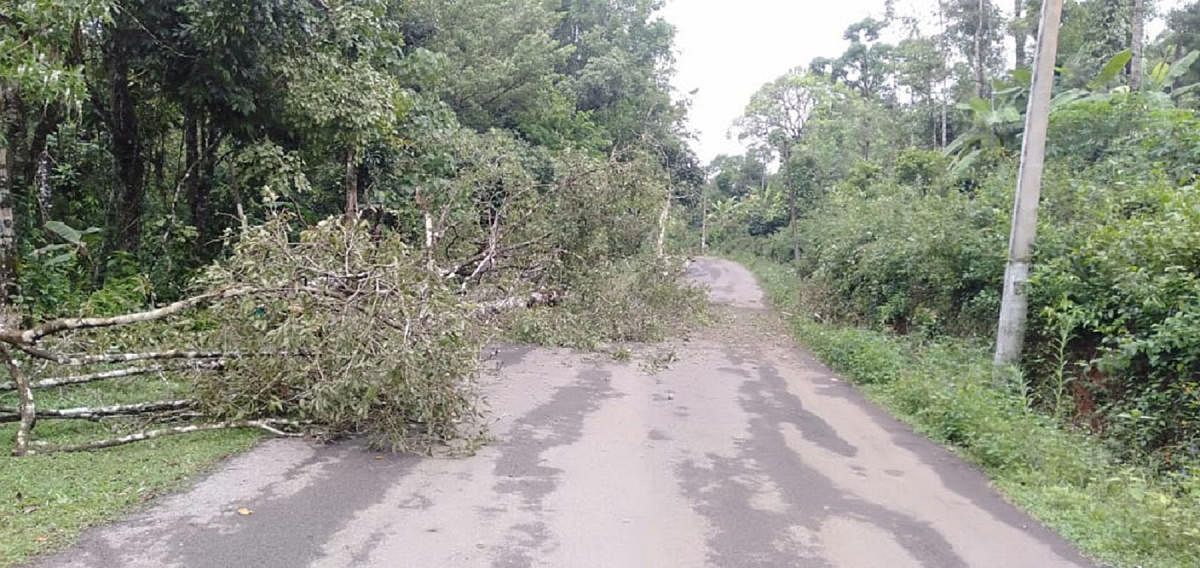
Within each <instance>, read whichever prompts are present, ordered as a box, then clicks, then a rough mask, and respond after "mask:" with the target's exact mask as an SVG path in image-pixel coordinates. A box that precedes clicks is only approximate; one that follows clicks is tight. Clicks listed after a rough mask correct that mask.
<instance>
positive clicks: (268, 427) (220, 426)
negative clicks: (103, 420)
mask: <svg viewBox="0 0 1200 568" xmlns="http://www.w3.org/2000/svg"><path fill="white" fill-rule="evenodd" d="M303 425H304V423H303V422H299V421H296V420H283V419H273V418H267V419H263V420H231V421H228V422H215V423H212V424H191V425H188V426H175V427H172V428H161V429H158V430H148V431H146V432H137V433H135V434H129V435H127V436H121V437H119V438H109V439H107V440H96V441H94V442H85V443H82V444H67V445H62V446H54V445H50V444H46V443H42V442H39V443H36V444H35V446H36V447H37V449H32V450H29V451H28V454H49V453H55V452H82V451H87V450H99V449H102V448H111V447H113V446H120V445H124V444H130V443H133V442H140V441H143V440H152V439H154V438H162V437H164V436H178V435H180V434H190V433H193V432H208V431H212V430H229V429H233V428H259V429H261V430H265V431H267V432H270V433H272V434H275V435H276V436H286V437H296V436H300V434H297V433H294V432H284V431H282V430H279V429H278V428H276V427H277V426H292V427H300V426H303Z"/></svg>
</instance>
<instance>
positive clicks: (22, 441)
mask: <svg viewBox="0 0 1200 568" xmlns="http://www.w3.org/2000/svg"><path fill="white" fill-rule="evenodd" d="M0 357H4V364H5V365H6V366H7V367H8V374H9V375H11V376H12V380H13V383H14V384H16V385H17V399H18V400H19V403H18V404H19V406H18V408H17V414H18V416H19V421H20V425H18V426H17V435H16V440H15V442H14V443H13V450H12V455H14V456H23V455H26V454H28V453H29V434H30V432H32V431H33V423H34V422H35V421H36V420H37V407H36V406H35V404H34V402H33V389H31V388H29V378H28V377H26V376H25V373H23V372H21V368H20V367H18V366H17V363H16V361H13V357H12V350H10V349H9V348H8V346H7V345H4V344H3V343H0Z"/></svg>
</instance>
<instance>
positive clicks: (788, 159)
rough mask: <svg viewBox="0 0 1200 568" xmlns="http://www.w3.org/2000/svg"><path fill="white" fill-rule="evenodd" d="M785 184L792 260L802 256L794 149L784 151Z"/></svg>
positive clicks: (782, 169)
mask: <svg viewBox="0 0 1200 568" xmlns="http://www.w3.org/2000/svg"><path fill="white" fill-rule="evenodd" d="M783 156H784V157H783V167H781V168H780V170H781V171H782V172H783V186H784V188H786V189H787V192H788V226H790V227H791V230H792V260H793V261H795V260H796V259H797V258H800V238H799V237H798V236H797V234H796V187H795V184H794V183H792V151H791V150H790V149H789V150H788V151H786V152H784V153H783Z"/></svg>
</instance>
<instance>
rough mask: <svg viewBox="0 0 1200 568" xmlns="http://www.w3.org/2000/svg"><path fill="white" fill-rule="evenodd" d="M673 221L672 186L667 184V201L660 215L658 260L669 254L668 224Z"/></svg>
mask: <svg viewBox="0 0 1200 568" xmlns="http://www.w3.org/2000/svg"><path fill="white" fill-rule="evenodd" d="M670 220H671V184H669V183H668V184H667V199H666V201H664V202H663V208H662V212H661V213H659V214H658V248H657V252H658V258H663V257H664V256H666V254H667V223H668V222H669V221H670Z"/></svg>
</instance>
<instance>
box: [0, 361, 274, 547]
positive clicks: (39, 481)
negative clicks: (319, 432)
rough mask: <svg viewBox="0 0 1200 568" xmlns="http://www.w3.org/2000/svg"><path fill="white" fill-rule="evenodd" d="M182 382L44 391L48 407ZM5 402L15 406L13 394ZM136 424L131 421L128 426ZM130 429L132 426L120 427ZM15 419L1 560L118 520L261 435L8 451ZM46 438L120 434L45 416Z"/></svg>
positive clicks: (150, 392) (3, 474)
mask: <svg viewBox="0 0 1200 568" xmlns="http://www.w3.org/2000/svg"><path fill="white" fill-rule="evenodd" d="M175 387H176V386H175V385H173V384H171V383H170V382H168V381H161V380H155V379H144V380H124V381H122V380H121V379H118V380H114V381H111V382H110V383H108V384H104V385H101V384H95V385H87V386H82V387H73V388H64V389H52V390H48V391H38V393H37V401H38V404H39V406H42V407H44V408H62V407H68V406H77V405H95V404H116V403H125V402H135V401H138V400H142V401H145V400H153V399H155V398H169V395H171V394H173V393H174V391H175V390H176V388H175ZM0 405H7V406H13V405H15V400H14V398H13V397H12V396H11V394H9V395H5V396H0ZM131 427H136V425H128V426H126V428H131ZM120 431H122V432H123V431H125V430H123V429H122V430H120ZM15 432H16V425H14V424H6V425H4V426H3V427H0V452H2V454H3V457H0V567H7V566H12V565H15V564H18V563H20V562H24V561H26V560H28V559H30V558H31V557H32V556H33V555H35V554H39V553H44V552H48V551H52V550H56V549H61V548H63V547H65V546H68V545H70V544H71V543H72V542H74V541H75V539H76V537H78V535H79V532H80V531H81V530H83V529H85V528H87V527H89V526H92V525H95V524H98V523H101V522H104V521H107V520H111V519H114V518H116V517H118V516H120V515H122V514H123V513H127V512H129V511H131V510H133V509H135V508H136V507H138V506H139V505H141V504H143V503H145V502H146V501H148V500H150V499H151V498H153V497H155V496H157V495H160V494H162V493H164V492H167V491H170V490H172V489H175V488H178V487H179V486H180V485H181V484H183V483H184V482H186V481H188V480H190V479H192V478H193V477H195V476H196V475H197V474H198V473H200V472H203V471H205V470H207V469H208V468H210V467H211V466H213V464H215V463H217V462H218V461H220V460H221V459H222V458H224V457H226V456H229V455H231V454H234V453H237V452H241V451H244V450H246V449H248V448H250V447H251V446H253V445H254V443H255V442H256V441H257V440H258V439H259V438H260V435H259V433H258V432H256V431H245V430H242V431H236V430H226V431H215V432H204V433H198V434H185V435H181V436H173V437H166V438H158V439H154V440H148V441H145V442H135V443H133V444H128V445H125V446H118V447H115V448H110V449H105V450H98V451H94V452H79V453H69V454H51V455H45V456H40V455H34V456H26V457H22V458H14V457H9V455H8V452H9V450H10V449H11V447H12V440H13V435H14V433H15ZM35 432H36V434H37V437H38V438H39V439H43V440H47V441H51V442H54V443H66V442H79V441H83V440H86V439H100V438H105V437H109V436H111V435H113V430H112V429H111V428H110V427H109V425H108V424H98V423H93V422H88V421H80V420H75V421H51V420H42V421H41V422H39V423H38V425H37V428H36V430H35Z"/></svg>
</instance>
